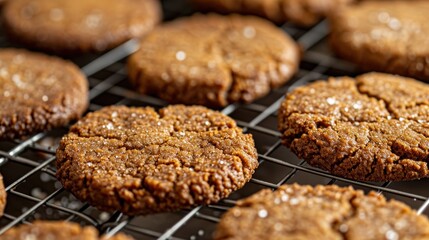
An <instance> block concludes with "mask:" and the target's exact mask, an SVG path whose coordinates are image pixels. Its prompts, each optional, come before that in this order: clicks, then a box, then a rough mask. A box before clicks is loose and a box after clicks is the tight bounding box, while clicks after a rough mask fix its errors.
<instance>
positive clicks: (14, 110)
mask: <svg viewBox="0 0 429 240" xmlns="http://www.w3.org/2000/svg"><path fill="white" fill-rule="evenodd" d="M0 102H1V106H0V109H1V110H0V139H15V138H22V137H25V136H28V135H30V134H34V133H37V132H40V131H45V130H49V129H51V128H54V127H59V126H64V125H66V124H67V123H69V122H70V121H71V120H75V119H77V118H79V117H80V116H81V115H82V114H83V112H84V111H85V110H86V108H87V105H88V83H87V80H86V78H85V77H84V76H83V74H82V73H81V72H80V70H79V68H78V67H77V66H75V65H74V64H73V63H71V62H68V61H65V60H62V59H60V58H56V57H50V56H47V55H43V54H40V53H33V52H28V51H25V50H19V49H1V50H0Z"/></svg>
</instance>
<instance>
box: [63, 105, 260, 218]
mask: <svg viewBox="0 0 429 240" xmlns="http://www.w3.org/2000/svg"><path fill="white" fill-rule="evenodd" d="M257 166H258V161H257V153H256V149H255V145H254V142H253V139H252V136H251V135H250V134H243V133H242V130H241V129H240V128H238V127H237V126H236V123H235V122H234V120H232V119H231V118H229V117H227V116H225V115H223V114H221V113H220V112H216V111H212V110H209V109H207V108H204V107H198V106H192V107H185V106H182V105H175V106H169V107H166V108H163V109H161V110H159V112H156V111H155V110H154V109H152V108H150V107H147V108H130V107H125V106H111V107H106V108H103V109H101V110H99V111H96V112H93V113H89V114H88V115H87V116H86V117H84V118H83V119H82V120H80V121H79V122H78V123H76V124H75V125H74V126H72V127H71V129H70V132H69V133H68V134H67V135H66V136H65V137H64V138H63V139H62V140H61V143H60V146H59V148H58V150H57V178H58V179H59V181H60V182H61V183H62V184H63V186H64V188H65V189H67V190H69V191H71V192H72V193H73V194H74V195H75V196H76V197H77V198H78V199H80V200H82V201H87V202H89V203H90V204H91V205H93V206H95V207H97V208H99V209H102V210H107V211H113V210H120V211H122V212H123V213H125V214H127V215H137V214H149V213H157V212H165V211H176V210H180V209H183V208H188V207H192V206H195V205H199V204H210V203H214V202H217V201H219V200H220V199H222V198H225V197H227V196H228V195H229V194H230V193H231V192H232V191H234V190H237V189H239V188H241V187H242V186H243V185H244V184H245V183H247V182H248V181H249V180H250V178H251V176H252V174H253V172H254V170H255V168H256V167H257Z"/></svg>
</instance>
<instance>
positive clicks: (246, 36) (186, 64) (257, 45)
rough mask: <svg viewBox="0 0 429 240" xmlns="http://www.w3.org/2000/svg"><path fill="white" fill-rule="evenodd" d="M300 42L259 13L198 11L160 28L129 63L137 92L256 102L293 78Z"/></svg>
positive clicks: (185, 99) (205, 101)
mask: <svg viewBox="0 0 429 240" xmlns="http://www.w3.org/2000/svg"><path fill="white" fill-rule="evenodd" d="M298 63H299V50H298V46H297V44H296V43H295V42H294V41H293V40H292V39H291V38H290V37H289V36H287V35H286V33H284V32H283V31H282V30H280V29H277V28H276V27H275V26H274V25H273V24H271V23H270V22H268V21H266V20H263V19H258V18H256V17H244V16H238V15H233V16H219V15H195V16H192V17H188V18H183V19H179V20H175V21H173V22H171V23H167V24H165V25H163V26H160V27H158V28H156V29H155V30H154V31H152V32H151V33H150V34H148V35H147V36H146V37H145V38H144V39H143V40H142V42H141V44H140V50H138V51H137V52H136V53H134V54H133V55H132V56H131V57H130V58H129V61H128V72H129V76H130V80H131V82H132V83H133V84H134V85H136V87H137V89H138V91H140V92H142V93H147V94H155V95H158V96H159V97H161V98H163V99H165V100H167V101H169V102H177V103H185V104H200V105H206V106H214V107H218V106H225V105H227V104H228V103H231V102H251V101H253V100H254V99H256V98H259V97H262V96H264V95H266V94H267V93H268V92H269V91H270V89H271V88H275V87H278V86H280V85H282V84H284V83H285V82H286V81H288V80H289V79H290V78H291V76H292V75H293V74H294V73H295V72H296V70H297V67H298Z"/></svg>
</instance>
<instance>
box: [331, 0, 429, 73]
mask: <svg viewBox="0 0 429 240" xmlns="http://www.w3.org/2000/svg"><path fill="white" fill-rule="evenodd" d="M428 9H429V1H413V3H412V4H411V3H409V1H365V2H362V3H361V4H358V5H356V6H350V7H348V8H346V9H343V10H342V11H340V12H338V13H337V14H334V15H333V16H332V17H331V19H330V20H331V30H332V33H331V37H330V40H331V46H332V49H333V50H334V51H335V53H336V54H337V55H338V56H340V57H342V58H344V59H347V60H349V61H351V62H353V63H355V64H357V65H358V66H359V67H360V68H361V69H363V70H366V71H370V70H371V71H380V72H388V73H394V74H399V75H403V76H409V77H414V78H418V79H421V80H427V81H428V80H429V65H428V64H429V37H428V36H429V24H428V22H429V16H428V15H427V12H428Z"/></svg>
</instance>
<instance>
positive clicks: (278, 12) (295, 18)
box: [192, 0, 355, 26]
mask: <svg viewBox="0 0 429 240" xmlns="http://www.w3.org/2000/svg"><path fill="white" fill-rule="evenodd" d="M354 1H355V0H233V1H232V0H192V2H193V3H194V5H195V6H196V7H197V8H199V9H202V10H206V11H218V12H221V13H241V14H252V15H257V16H261V17H265V18H267V19H270V20H271V21H274V22H277V23H283V22H285V21H291V22H293V23H296V24H299V25H303V26H310V25H312V24H314V23H316V22H317V21H319V20H320V19H321V18H323V17H325V16H327V15H329V14H331V13H332V12H335V11H338V10H339V9H340V8H341V7H343V6H345V5H347V4H349V3H351V2H354Z"/></svg>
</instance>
